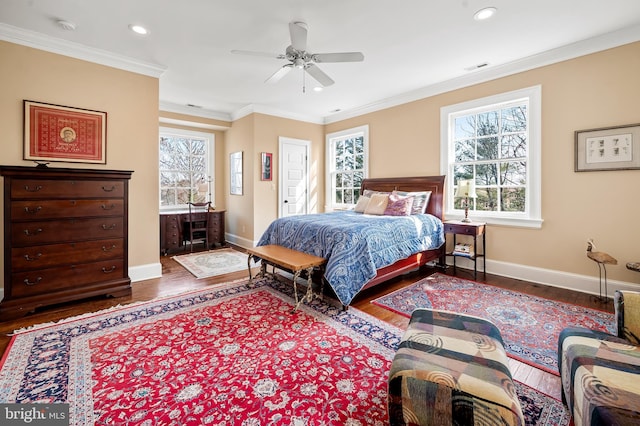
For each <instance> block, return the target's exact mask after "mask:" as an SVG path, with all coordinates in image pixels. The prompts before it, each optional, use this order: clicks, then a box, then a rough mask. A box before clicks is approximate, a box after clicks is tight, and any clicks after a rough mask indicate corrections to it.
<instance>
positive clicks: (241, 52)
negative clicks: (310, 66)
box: [231, 50, 286, 59]
mask: <svg viewBox="0 0 640 426" xmlns="http://www.w3.org/2000/svg"><path fill="white" fill-rule="evenodd" d="M231 53H233V54H236V55H249V56H264V57H267V58H274V59H286V57H285V55H283V54H281V53H269V52H254V51H252V50H232V51H231Z"/></svg>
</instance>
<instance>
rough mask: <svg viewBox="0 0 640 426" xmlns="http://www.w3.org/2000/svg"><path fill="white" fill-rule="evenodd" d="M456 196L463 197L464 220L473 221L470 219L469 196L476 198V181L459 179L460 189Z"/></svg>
mask: <svg viewBox="0 0 640 426" xmlns="http://www.w3.org/2000/svg"><path fill="white" fill-rule="evenodd" d="M454 197H456V198H462V199H463V201H462V202H463V204H464V219H462V221H463V222H471V219H469V198H476V197H477V195H476V183H475V182H474V181H473V180H472V179H460V180H459V181H458V189H457V190H456V194H455V195H454Z"/></svg>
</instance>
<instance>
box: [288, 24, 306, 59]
mask: <svg viewBox="0 0 640 426" xmlns="http://www.w3.org/2000/svg"><path fill="white" fill-rule="evenodd" d="M289 35H290V36H291V46H292V47H293V48H294V49H296V50H299V51H301V52H302V51H304V50H307V24H305V23H304V22H290V23H289Z"/></svg>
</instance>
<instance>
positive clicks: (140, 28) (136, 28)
mask: <svg viewBox="0 0 640 426" xmlns="http://www.w3.org/2000/svg"><path fill="white" fill-rule="evenodd" d="M129 29H130V30H131V31H133V32H134V33H136V34H140V35H147V34H149V31H148V30H147V29H146V28H145V27H143V26H142V25H136V24H131V25H129Z"/></svg>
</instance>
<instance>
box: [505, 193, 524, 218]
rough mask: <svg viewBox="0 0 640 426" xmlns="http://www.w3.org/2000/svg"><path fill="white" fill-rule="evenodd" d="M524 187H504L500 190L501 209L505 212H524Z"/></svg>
mask: <svg viewBox="0 0 640 426" xmlns="http://www.w3.org/2000/svg"><path fill="white" fill-rule="evenodd" d="M524 208H525V189H524V188H505V189H503V190H502V210H503V211H506V212H524Z"/></svg>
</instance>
